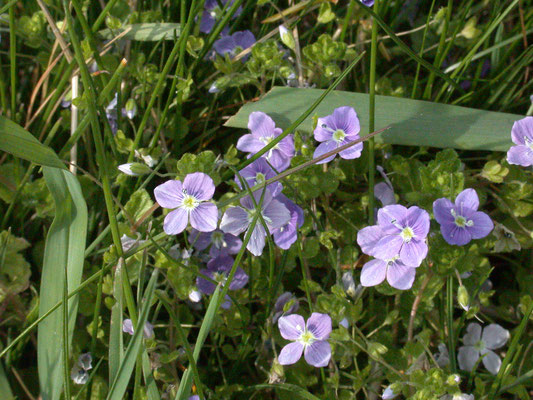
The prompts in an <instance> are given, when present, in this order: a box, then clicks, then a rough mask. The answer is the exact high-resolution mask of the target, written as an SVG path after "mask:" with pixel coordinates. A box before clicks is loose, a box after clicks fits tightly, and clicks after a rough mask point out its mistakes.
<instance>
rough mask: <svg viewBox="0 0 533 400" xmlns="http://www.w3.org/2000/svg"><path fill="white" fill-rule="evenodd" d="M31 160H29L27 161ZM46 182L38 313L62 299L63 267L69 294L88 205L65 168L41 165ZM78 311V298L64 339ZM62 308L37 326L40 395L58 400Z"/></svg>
mask: <svg viewBox="0 0 533 400" xmlns="http://www.w3.org/2000/svg"><path fill="white" fill-rule="evenodd" d="M32 161H33V160H32ZM43 172H44V177H45V180H46V185H47V186H48V188H49V189H50V192H51V193H52V196H53V197H54V203H55V209H56V211H55V218H54V221H53V222H52V225H51V226H50V229H49V231H48V235H47V237H46V247H45V251H44V260H43V268H42V275H41V288H40V303H39V316H42V315H44V314H45V313H46V312H48V310H50V309H51V308H52V307H54V306H55V305H56V303H58V302H60V301H61V300H63V285H64V271H65V269H66V271H67V275H68V286H67V287H68V292H69V293H70V292H72V291H74V290H76V289H77V288H78V286H79V285H80V282H81V276H82V271H83V260H84V258H85V254H84V253H85V238H86V234H87V205H86V204H85V200H84V198H83V195H82V192H81V189H80V185H79V183H78V180H77V179H76V177H75V176H74V175H72V174H71V173H70V172H69V171H67V170H62V169H61V170H60V169H57V168H50V167H44V168H43ZM77 309H78V296H73V297H72V298H71V299H70V300H69V301H68V339H69V343H70V339H71V338H72V333H73V331H74V323H75V321H76V314H77ZM62 313H63V311H62V307H60V308H59V309H57V310H56V311H54V312H53V313H52V314H50V316H49V317H48V318H46V319H45V320H44V321H43V322H41V323H40V324H39V328H38V333H37V362H38V369H39V382H40V385H41V395H42V397H43V398H45V399H51V400H55V399H59V397H60V394H61V390H62V388H63V356H62V346H59V345H58V340H59V338H61V332H62V328H63V316H62Z"/></svg>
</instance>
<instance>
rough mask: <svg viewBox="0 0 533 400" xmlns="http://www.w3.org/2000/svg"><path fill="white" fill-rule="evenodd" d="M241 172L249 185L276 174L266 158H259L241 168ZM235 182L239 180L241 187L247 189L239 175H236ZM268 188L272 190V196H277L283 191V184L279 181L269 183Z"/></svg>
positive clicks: (257, 183) (251, 185)
mask: <svg viewBox="0 0 533 400" xmlns="http://www.w3.org/2000/svg"><path fill="white" fill-rule="evenodd" d="M239 174H240V175H241V177H242V178H243V179H244V180H245V181H246V184H247V185H248V187H253V186H255V185H259V184H261V183H263V182H265V181H266V180H268V179H270V178H273V177H275V176H276V173H275V172H274V170H273V169H272V167H271V166H270V165H268V163H267V161H266V160H265V159H264V158H258V159H257V160H255V161H254V162H253V163H251V164H250V165H248V166H246V167H244V168H243V169H241V170H240V171H239ZM235 182H237V185H238V186H239V188H241V189H246V188H243V187H242V183H241V180H240V179H239V177H238V176H236V177H235ZM267 189H268V190H270V193H271V194H272V197H276V196H277V195H278V194H280V193H281V190H282V189H283V186H282V185H281V182H279V181H278V182H273V183H271V184H270V185H268V186H267Z"/></svg>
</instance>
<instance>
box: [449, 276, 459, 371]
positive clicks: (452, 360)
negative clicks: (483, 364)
mask: <svg viewBox="0 0 533 400" xmlns="http://www.w3.org/2000/svg"><path fill="white" fill-rule="evenodd" d="M446 305H447V307H446V313H447V317H448V354H449V356H450V367H451V370H452V372H453V373H456V372H457V363H456V360H455V335H454V333H453V276H452V275H450V276H448V281H447V284H446Z"/></svg>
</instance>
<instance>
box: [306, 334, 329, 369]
mask: <svg viewBox="0 0 533 400" xmlns="http://www.w3.org/2000/svg"><path fill="white" fill-rule="evenodd" d="M304 357H305V361H307V364H309V365H312V366H313V367H317V368H321V367H327V365H328V364H329V360H330V359H331V345H330V344H329V343H328V342H326V341H325V340H318V341H316V342H313V343H312V344H311V345H309V346H307V347H306V348H305V350H304Z"/></svg>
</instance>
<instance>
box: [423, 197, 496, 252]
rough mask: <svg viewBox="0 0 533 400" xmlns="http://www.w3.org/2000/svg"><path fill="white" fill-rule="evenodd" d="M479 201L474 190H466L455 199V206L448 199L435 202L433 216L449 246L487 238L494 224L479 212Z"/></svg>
mask: <svg viewBox="0 0 533 400" xmlns="http://www.w3.org/2000/svg"><path fill="white" fill-rule="evenodd" d="M478 207H479V199H478V197H477V193H476V191H475V190H474V189H465V190H463V191H462V192H461V193H459V194H458V195H457V197H456V199H455V204H453V203H452V202H451V201H450V200H448V199H446V198H441V199H437V200H435V202H434V203H433V214H435V219H436V220H437V222H438V223H439V224H440V231H441V233H442V236H443V237H444V240H446V241H447V242H448V243H449V244H455V245H458V246H463V245H465V244H467V243H468V242H470V241H471V240H472V239H481V238H484V237H485V236H487V235H488V234H489V233H490V232H491V231H492V229H493V228H494V224H493V223H492V220H491V219H490V217H489V216H488V215H487V214H485V213H484V212H481V211H478V210H477V209H478Z"/></svg>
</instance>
